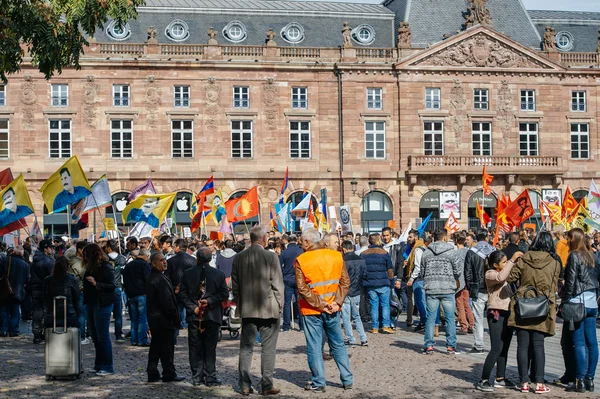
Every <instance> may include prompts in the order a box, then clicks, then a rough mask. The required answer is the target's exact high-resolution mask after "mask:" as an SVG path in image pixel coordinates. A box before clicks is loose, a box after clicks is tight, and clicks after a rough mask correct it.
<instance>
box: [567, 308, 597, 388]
mask: <svg viewBox="0 0 600 399" xmlns="http://www.w3.org/2000/svg"><path fill="white" fill-rule="evenodd" d="M596 317H598V309H592V308H585V319H584V320H583V321H581V322H579V323H575V331H573V343H574V344H575V364H576V365H577V369H576V374H575V377H576V378H580V379H583V378H594V375H595V374H596V366H597V365H598V338H597V337H596ZM564 328H567V327H566V326H565V327H564Z"/></svg>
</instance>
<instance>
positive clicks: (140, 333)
mask: <svg viewBox="0 0 600 399" xmlns="http://www.w3.org/2000/svg"><path fill="white" fill-rule="evenodd" d="M128 304H129V316H130V318H131V344H132V345H145V344H147V343H148V316H147V315H146V295H139V296H134V297H133V298H129V300H128Z"/></svg>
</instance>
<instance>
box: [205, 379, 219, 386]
mask: <svg viewBox="0 0 600 399" xmlns="http://www.w3.org/2000/svg"><path fill="white" fill-rule="evenodd" d="M221 385H223V383H222V382H221V380H212V381H207V382H206V386H207V387H219V386H221Z"/></svg>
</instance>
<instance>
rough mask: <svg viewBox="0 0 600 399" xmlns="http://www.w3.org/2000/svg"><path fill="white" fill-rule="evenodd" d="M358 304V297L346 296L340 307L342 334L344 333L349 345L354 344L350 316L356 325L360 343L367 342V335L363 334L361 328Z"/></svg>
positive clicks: (362, 328)
mask: <svg viewBox="0 0 600 399" xmlns="http://www.w3.org/2000/svg"><path fill="white" fill-rule="evenodd" d="M359 304H360V295H357V296H347V297H346V299H345V300H344V306H343V307H342V319H343V320H344V333H346V339H348V342H350V343H351V344H353V343H355V342H356V340H355V339H354V335H353V334H352V322H351V321H350V315H352V320H354V324H356V331H358V336H359V337H360V342H367V335H366V334H365V329H364V327H363V324H362V320H361V319H360V312H359V310H358V306H359Z"/></svg>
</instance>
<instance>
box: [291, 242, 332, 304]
mask: <svg viewBox="0 0 600 399" xmlns="http://www.w3.org/2000/svg"><path fill="white" fill-rule="evenodd" d="M296 261H297V262H298V265H299V267H300V270H302V273H303V274H304V279H305V280H306V283H307V284H308V286H309V287H310V289H311V290H312V292H314V293H315V294H317V295H318V296H319V297H321V299H322V300H324V301H325V302H327V303H333V300H334V299H335V293H336V292H337V289H338V286H339V285H340V277H341V276H342V268H343V267H344V259H343V258H342V254H340V253H339V252H337V251H333V250H331V249H326V248H323V249H315V250H313V251H307V252H304V253H303V254H302V255H300V256H298V258H296ZM298 305H300V312H301V313H302V315H303V316H310V315H320V314H321V311H319V310H318V309H316V308H314V307H312V306H311V305H309V304H308V302H306V301H305V300H304V298H300V300H299V301H298Z"/></svg>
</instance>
